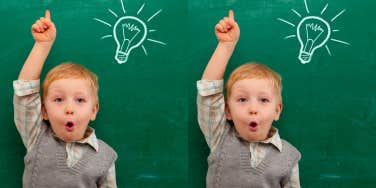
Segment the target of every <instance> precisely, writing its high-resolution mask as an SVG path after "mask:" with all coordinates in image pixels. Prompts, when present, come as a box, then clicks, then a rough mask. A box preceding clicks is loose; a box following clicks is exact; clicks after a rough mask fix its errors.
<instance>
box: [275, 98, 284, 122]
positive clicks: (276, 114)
mask: <svg viewBox="0 0 376 188" xmlns="http://www.w3.org/2000/svg"><path fill="white" fill-rule="evenodd" d="M282 108H283V105H282V102H280V103H279V104H277V106H276V107H275V117H274V121H278V120H279V116H280V115H281V112H282Z"/></svg>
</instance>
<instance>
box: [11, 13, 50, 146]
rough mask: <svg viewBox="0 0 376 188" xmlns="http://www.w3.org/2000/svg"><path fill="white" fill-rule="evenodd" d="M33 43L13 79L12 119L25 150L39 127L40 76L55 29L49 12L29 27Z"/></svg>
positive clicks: (33, 139) (31, 143) (34, 138)
mask: <svg viewBox="0 0 376 188" xmlns="http://www.w3.org/2000/svg"><path fill="white" fill-rule="evenodd" d="M31 33H32V35H33V38H34V40H35V44H34V46H33V48H32V50H31V52H30V54H29V56H28V57H27V59H26V61H25V63H24V66H23V67H22V70H21V71H20V74H19V76H18V80H16V81H14V82H13V88H14V97H13V106H14V121H15V124H16V128H17V130H18V132H19V133H20V135H21V138H22V141H23V143H24V145H25V147H26V149H27V150H28V151H30V150H31V149H32V147H33V145H34V143H35V142H36V138H37V137H38V134H39V133H40V130H41V128H42V126H40V125H41V123H42V114H41V99H40V95H39V89H40V83H39V77H40V74H41V71H42V68H43V65H44V62H45V60H46V58H47V56H48V53H49V52H50V50H51V47H52V45H53V42H54V40H55V37H56V29H55V26H54V24H53V22H52V21H51V16H50V12H49V11H46V15H45V17H42V18H40V19H38V20H37V21H36V22H35V23H34V24H33V25H32V27H31Z"/></svg>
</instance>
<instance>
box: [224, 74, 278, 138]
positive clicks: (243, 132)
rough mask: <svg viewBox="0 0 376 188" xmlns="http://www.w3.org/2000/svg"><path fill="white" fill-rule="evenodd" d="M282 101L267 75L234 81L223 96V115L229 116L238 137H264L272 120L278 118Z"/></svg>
mask: <svg viewBox="0 0 376 188" xmlns="http://www.w3.org/2000/svg"><path fill="white" fill-rule="evenodd" d="M281 111H282V103H281V100H280V99H279V93H278V91H277V89H276V88H274V87H273V85H272V84H271V82H270V81H269V80H267V79H244V80H239V81H237V82H235V84H234V85H233V86H232V88H231V96H230V97H229V98H228V99H227V105H226V117H227V119H228V120H232V121H233V122H234V125H235V129H236V131H237V132H238V134H239V135H240V137H241V138H243V139H245V140H247V141H262V140H265V139H267V137H268V133H269V130H270V128H271V125H272V122H273V121H276V120H278V119H279V115H280V113H281Z"/></svg>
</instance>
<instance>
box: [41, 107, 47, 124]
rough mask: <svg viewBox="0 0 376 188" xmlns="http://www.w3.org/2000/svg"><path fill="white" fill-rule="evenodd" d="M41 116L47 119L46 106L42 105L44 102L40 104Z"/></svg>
mask: <svg viewBox="0 0 376 188" xmlns="http://www.w3.org/2000/svg"><path fill="white" fill-rule="evenodd" d="M41 110H42V116H43V119H44V120H48V114H47V111H46V107H45V106H44V104H42V109H41Z"/></svg>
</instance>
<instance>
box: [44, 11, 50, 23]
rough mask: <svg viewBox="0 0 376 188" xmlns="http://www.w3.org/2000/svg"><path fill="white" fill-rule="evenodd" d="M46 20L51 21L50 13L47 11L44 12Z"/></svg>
mask: <svg viewBox="0 0 376 188" xmlns="http://www.w3.org/2000/svg"><path fill="white" fill-rule="evenodd" d="M45 17H46V19H47V20H48V21H51V13H50V11H49V10H46V16H45Z"/></svg>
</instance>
